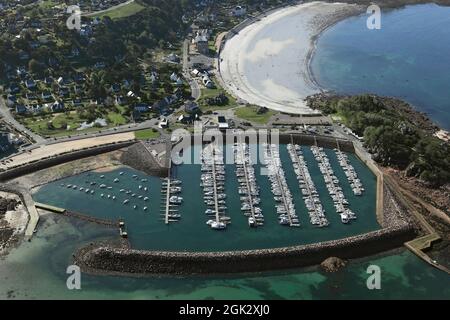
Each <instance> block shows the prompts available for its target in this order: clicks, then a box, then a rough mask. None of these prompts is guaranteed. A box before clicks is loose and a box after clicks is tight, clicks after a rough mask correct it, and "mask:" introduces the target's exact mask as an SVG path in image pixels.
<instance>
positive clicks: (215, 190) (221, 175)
mask: <svg viewBox="0 0 450 320" xmlns="http://www.w3.org/2000/svg"><path fill="white" fill-rule="evenodd" d="M202 162H203V163H202V169H201V170H202V175H201V177H200V178H201V183H200V186H201V187H202V188H203V193H204V196H203V198H204V203H205V204H206V205H207V207H208V208H207V209H206V210H205V214H206V216H207V217H213V218H214V219H209V220H208V221H206V224H207V225H208V226H210V227H211V229H213V230H224V229H226V228H227V225H228V224H229V223H231V218H229V217H227V216H225V211H226V209H227V207H226V201H225V199H226V196H227V195H226V193H225V187H224V185H225V166H224V162H223V152H222V150H220V149H219V147H218V146H217V145H215V144H214V143H211V144H209V145H207V146H206V147H205V148H204V149H203V153H202Z"/></svg>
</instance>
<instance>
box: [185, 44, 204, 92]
mask: <svg viewBox="0 0 450 320" xmlns="http://www.w3.org/2000/svg"><path fill="white" fill-rule="evenodd" d="M183 75H184V78H185V79H186V80H187V82H188V83H189V86H190V87H191V95H192V97H193V98H194V100H195V101H197V100H198V99H200V96H201V94H202V91H201V90H200V86H199V85H198V82H197V80H195V79H192V77H191V74H190V72H189V40H188V39H185V40H184V42H183Z"/></svg>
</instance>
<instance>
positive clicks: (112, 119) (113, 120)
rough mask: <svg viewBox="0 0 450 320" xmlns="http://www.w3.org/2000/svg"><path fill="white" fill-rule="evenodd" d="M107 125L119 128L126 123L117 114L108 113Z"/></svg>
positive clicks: (122, 117) (121, 116)
mask: <svg viewBox="0 0 450 320" xmlns="http://www.w3.org/2000/svg"><path fill="white" fill-rule="evenodd" d="M107 118H108V123H110V124H112V125H114V126H120V125H122V124H126V123H127V122H128V121H127V119H125V117H124V116H123V115H121V114H120V113H117V112H109V113H108V115H107Z"/></svg>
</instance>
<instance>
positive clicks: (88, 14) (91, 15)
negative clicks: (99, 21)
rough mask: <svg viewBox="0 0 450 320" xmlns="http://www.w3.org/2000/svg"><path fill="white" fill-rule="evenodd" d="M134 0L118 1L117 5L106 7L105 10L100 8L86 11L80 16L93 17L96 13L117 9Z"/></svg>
mask: <svg viewBox="0 0 450 320" xmlns="http://www.w3.org/2000/svg"><path fill="white" fill-rule="evenodd" d="M134 1H135V0H128V1H127V2H124V3H120V4H118V5H117V6H113V7H110V8H108V9H105V10H100V11H95V12H90V13H86V14H83V15H82V16H83V17H93V16H96V15H99V14H104V13H108V12H110V11H113V10H116V9H119V8H120V7H123V6H126V5H129V4H131V3H133V2H134Z"/></svg>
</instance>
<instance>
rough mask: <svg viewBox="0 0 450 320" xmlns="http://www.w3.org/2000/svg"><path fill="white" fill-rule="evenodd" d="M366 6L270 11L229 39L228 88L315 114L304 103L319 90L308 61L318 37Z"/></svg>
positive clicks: (225, 57) (224, 66)
mask: <svg viewBox="0 0 450 320" xmlns="http://www.w3.org/2000/svg"><path fill="white" fill-rule="evenodd" d="M365 9H366V8H365V7H361V6H358V5H353V4H345V3H325V2H311V3H305V4H300V5H296V6H292V7H287V8H283V9H280V10H278V11H275V12H273V13H270V14H269V15H268V16H266V17H263V18H262V19H260V20H259V21H256V22H254V23H252V24H250V25H249V26H247V27H245V28H244V29H242V30H241V31H239V33H238V34H237V35H235V36H234V37H232V38H231V39H229V40H228V41H227V42H226V44H225V46H224V48H223V50H222V53H221V56H220V59H221V60H220V74H221V77H222V80H223V83H224V85H225V86H226V89H227V90H228V91H229V92H230V93H232V94H233V95H234V96H236V97H238V98H240V99H241V100H243V101H245V102H246V103H250V104H254V105H258V106H264V107H267V108H270V109H273V110H277V111H283V112H289V113H295V114H305V115H311V114H315V113H316V112H317V111H314V110H311V109H310V108H308V107H307V105H306V102H305V101H304V99H305V98H306V97H307V96H309V95H311V94H314V93H318V92H320V91H321V90H320V88H319V86H318V85H317V84H316V83H315V81H314V80H313V77H312V76H311V74H310V71H309V63H310V60H311V57H312V55H313V52H314V48H315V43H316V41H317V38H318V37H319V36H320V34H321V33H322V32H323V31H324V30H326V29H327V28H328V27H330V26H332V25H334V24H335V23H336V22H338V21H340V20H342V19H344V18H346V17H349V16H352V15H357V14H360V13H362V12H364V10H365Z"/></svg>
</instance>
